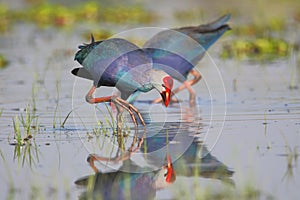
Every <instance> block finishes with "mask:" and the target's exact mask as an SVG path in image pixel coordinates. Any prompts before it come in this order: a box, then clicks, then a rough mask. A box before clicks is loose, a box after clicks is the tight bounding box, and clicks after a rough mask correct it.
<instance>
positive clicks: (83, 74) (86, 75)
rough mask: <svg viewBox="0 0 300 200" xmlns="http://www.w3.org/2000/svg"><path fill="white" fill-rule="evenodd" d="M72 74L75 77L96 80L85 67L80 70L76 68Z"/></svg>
mask: <svg viewBox="0 0 300 200" xmlns="http://www.w3.org/2000/svg"><path fill="white" fill-rule="evenodd" d="M71 73H72V74H73V75H75V76H79V77H81V78H86V79H89V80H94V79H93V77H92V76H91V74H90V73H89V72H88V71H87V70H86V69H84V68H83V67H79V68H75V69H73V70H72V71H71Z"/></svg>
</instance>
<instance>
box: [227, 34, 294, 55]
mask: <svg viewBox="0 0 300 200" xmlns="http://www.w3.org/2000/svg"><path fill="white" fill-rule="evenodd" d="M290 47H291V44H289V43H288V42H286V41H284V40H282V39H275V38H255V39H252V40H251V39H237V40H234V41H230V42H227V43H224V44H223V48H222V52H221V57H222V58H224V59H227V58H235V59H239V60H244V59H249V60H258V61H265V60H274V59H278V58H283V57H287V56H288V55H289V54H290Z"/></svg>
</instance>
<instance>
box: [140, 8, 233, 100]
mask: <svg viewBox="0 0 300 200" xmlns="http://www.w3.org/2000/svg"><path fill="white" fill-rule="evenodd" d="M229 19H230V14H227V15H224V16H223V17H221V18H219V19H217V20H216V21H214V22H211V23H209V24H204V25H199V26H189V27H182V28H175V29H168V30H164V31H161V32H159V33H157V34H156V35H154V36H153V37H152V38H150V39H149V40H148V41H147V42H146V43H145V45H144V46H143V49H144V50H145V51H146V52H147V53H148V54H149V55H150V56H151V57H152V59H153V63H154V68H158V69H162V70H164V71H166V72H167V73H168V74H170V75H171V76H172V77H173V78H174V79H177V80H178V81H180V82H183V84H182V85H181V86H180V87H178V88H177V89H176V90H174V91H173V93H172V94H175V93H178V92H180V91H181V90H183V89H184V88H187V89H188V91H189V93H190V104H191V105H194V104H195V92H194V91H193V89H192V88H191V86H192V85H194V84H195V83H197V82H198V81H199V80H200V79H201V75H200V73H199V72H197V71H196V70H195V69H193V68H194V66H196V64H197V63H198V62H199V61H200V60H201V59H202V57H203V56H204V54H205V51H206V50H207V49H208V48H209V47H210V46H211V45H212V44H213V43H214V42H215V41H216V40H217V39H218V38H220V37H221V36H222V35H223V34H224V33H225V32H226V31H227V30H230V27H229V26H228V25H227V24H225V23H226V22H227V21H228V20H229ZM189 73H190V74H192V75H193V76H194V79H192V80H189V81H187V76H188V74H189ZM160 101H161V99H156V100H154V102H156V103H157V102H160Z"/></svg>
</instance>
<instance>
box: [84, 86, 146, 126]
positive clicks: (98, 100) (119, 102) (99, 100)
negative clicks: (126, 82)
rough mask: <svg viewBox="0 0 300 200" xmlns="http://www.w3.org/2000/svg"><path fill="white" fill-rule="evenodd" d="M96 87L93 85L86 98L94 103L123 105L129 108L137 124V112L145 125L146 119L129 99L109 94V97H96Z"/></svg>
mask: <svg viewBox="0 0 300 200" xmlns="http://www.w3.org/2000/svg"><path fill="white" fill-rule="evenodd" d="M95 90H96V87H95V86H93V87H92V88H91V89H90V91H89V92H88V93H87V95H86V97H85V99H86V101H87V102H88V103H91V104H94V103H103V102H111V101H112V102H114V103H115V104H117V105H119V106H121V107H122V108H124V109H125V110H127V111H128V112H129V114H130V116H131V118H132V120H133V122H134V124H135V125H138V124H137V121H136V118H135V116H134V113H133V112H135V113H136V114H137V115H138V117H139V119H140V120H141V123H142V124H143V125H144V126H145V125H146V124H145V121H144V119H143V117H142V115H141V113H140V112H139V111H138V109H137V108H136V107H134V106H133V105H131V104H130V103H128V102H127V101H125V100H123V99H121V98H120V97H116V96H107V97H98V98H94V97H93V93H94V92H95Z"/></svg>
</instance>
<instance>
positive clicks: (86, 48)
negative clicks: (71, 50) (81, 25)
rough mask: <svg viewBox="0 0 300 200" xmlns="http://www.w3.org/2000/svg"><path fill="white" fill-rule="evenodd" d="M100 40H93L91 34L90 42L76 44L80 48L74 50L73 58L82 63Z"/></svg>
mask: <svg viewBox="0 0 300 200" xmlns="http://www.w3.org/2000/svg"><path fill="white" fill-rule="evenodd" d="M101 42H102V41H96V42H95V39H94V36H93V35H92V34H91V43H90V44H83V45H80V46H78V48H79V49H80V50H79V51H77V52H76V54H75V58H74V60H76V61H77V62H79V63H80V64H82V63H83V61H84V59H85V58H86V57H87V56H88V55H89V53H90V52H91V51H92V50H93V49H94V48H95V47H96V46H97V45H98V44H100V43H101Z"/></svg>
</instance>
